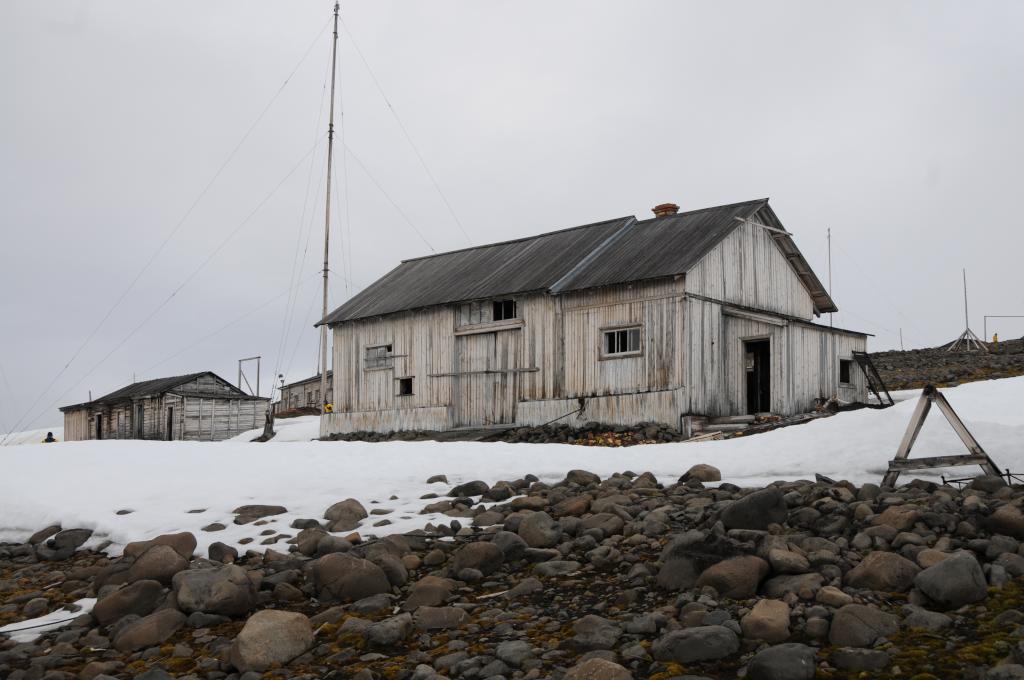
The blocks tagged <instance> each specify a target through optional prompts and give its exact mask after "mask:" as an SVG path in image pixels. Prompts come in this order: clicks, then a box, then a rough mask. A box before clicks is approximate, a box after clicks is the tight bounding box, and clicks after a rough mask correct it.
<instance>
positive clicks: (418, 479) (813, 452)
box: [0, 377, 1024, 553]
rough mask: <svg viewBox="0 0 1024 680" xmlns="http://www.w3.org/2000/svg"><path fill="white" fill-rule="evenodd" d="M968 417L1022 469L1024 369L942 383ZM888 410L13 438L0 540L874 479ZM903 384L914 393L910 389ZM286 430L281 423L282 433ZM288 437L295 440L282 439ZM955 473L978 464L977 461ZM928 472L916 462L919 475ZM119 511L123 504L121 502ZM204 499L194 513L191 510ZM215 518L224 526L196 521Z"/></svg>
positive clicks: (889, 446) (927, 447)
mask: <svg viewBox="0 0 1024 680" xmlns="http://www.w3.org/2000/svg"><path fill="white" fill-rule="evenodd" d="M944 392H945V394H946V395H947V397H948V398H949V400H950V402H951V403H952V404H953V407H954V408H955V409H956V410H957V411H958V412H959V413H960V415H961V417H962V418H963V419H964V420H965V421H966V422H967V425H968V427H969V428H970V430H971V431H972V432H973V433H974V435H975V436H976V437H977V438H978V440H979V441H980V442H981V444H982V445H983V446H984V447H985V449H986V450H987V451H988V452H989V454H990V455H991V456H992V457H993V458H994V459H995V461H996V463H998V464H999V465H1000V467H1002V468H1010V469H1012V470H1014V471H1021V470H1024V409H1022V408H1020V404H1021V403H1022V402H1024V377H1019V378H1008V379H1005V380H995V381H985V382H976V383H969V384H966V385H963V386H960V387H956V388H951V389H948V390H945V391H944ZM899 396H900V397H903V398H904V399H903V401H901V402H900V403H898V404H897V405H896V406H895V407H894V408H890V409H886V410H883V411H877V410H869V409H864V410H860V411H853V412H849V413H843V414H840V415H837V416H835V417H832V418H823V419H821V420H817V421H813V422H811V423H808V424H806V425H799V426H794V427H789V428H783V429H780V430H776V431H774V432H769V433H766V434H761V435H756V436H751V437H739V438H735V439H730V440H725V441H713V442H705V443H696V444H685V443H682V444H661V445H651V446H635V447H630V448H623V449H610V448H591V447H583V446H567V445H559V444H501V443H498V444H481V443H472V442H459V443H438V442H386V443H379V444H371V443H365V442H319V441H305V440H306V439H308V437H309V436H315V434H316V433H315V429H316V428H315V418H312V419H308V418H307V419H302V418H299V419H294V420H293V422H292V423H290V424H288V425H285V423H286V422H287V421H280V422H279V424H278V429H279V431H280V432H281V435H279V437H278V438H275V439H274V440H273V441H271V442H268V443H266V444H258V443H249V442H248V441H228V442H220V443H194V442H148V441H98V442H97V441H87V442H65V443H60V444H52V445H49V446H45V447H40V448H29V447H12V448H9V449H4V450H3V451H2V452H0V457H2V466H3V467H2V468H0V469H3V471H4V476H3V479H2V480H0V485H2V486H0V541H5V540H7V541H10V540H24V539H25V538H26V537H27V536H28V535H29V534H31V533H32V532H34V531H36V530H38V529H41V528H43V527H45V526H47V525H49V524H54V523H59V524H62V525H63V526H65V527H87V528H91V529H94V530H95V531H96V536H95V537H94V538H93V539H91V540H92V542H93V544H95V543H96V542H98V541H99V540H103V539H109V540H111V541H113V542H114V546H113V548H112V552H114V553H116V552H118V550H119V548H120V546H122V545H123V544H124V543H126V542H128V541H132V540H140V539H145V538H150V537H152V536H155V535H158V534H161V533H167V532H174V531H192V532H193V533H195V535H196V537H197V538H198V540H199V550H200V551H203V552H204V553H205V550H206V548H207V546H208V545H209V544H210V543H211V542H213V541H223V542H225V543H228V544H232V545H238V543H237V541H238V540H239V539H241V538H244V537H252V538H255V539H256V540H255V541H254V542H253V543H251V544H250V545H248V546H239V547H242V548H245V547H248V548H260V543H259V541H260V539H261V538H262V537H261V536H259V533H260V532H261V531H262V530H265V529H267V528H273V529H277V530H280V531H283V532H284V533H292V534H293V533H295V531H294V530H289V529H287V528H286V527H287V526H288V524H289V523H290V522H291V521H292V520H293V519H295V518H299V517H314V518H319V517H322V516H323V512H324V510H325V509H326V508H327V507H328V506H329V505H331V504H332V503H334V502H336V501H339V500H343V499H345V498H349V497H351V498H356V499H358V500H360V501H361V502H362V503H363V504H364V505H365V506H366V507H367V509H368V510H369V509H373V508H387V509H391V510H393V512H392V513H390V514H388V515H385V517H386V518H387V519H389V520H391V522H392V524H391V525H390V526H385V527H380V528H374V527H372V526H371V523H372V522H375V521H378V520H379V519H381V518H380V517H376V516H372V517H371V518H370V519H369V520H365V521H364V522H363V526H362V527H360V531H361V532H362V533H363V534H364V535H367V534H385V533H391V532H396V531H408V530H411V529H417V528H422V527H423V525H424V523H426V522H428V521H434V522H448V521H449V520H450V518H447V517H444V516H441V515H420V514H418V513H419V510H420V509H421V508H422V507H423V506H424V505H425V504H426V503H428V502H431V501H424V500H420V496H422V495H423V494H425V493H428V492H435V493H438V494H440V495H444V494H445V493H446V492H447V491H448V489H449V488H451V486H453V485H454V484H457V483H460V482H466V481H470V480H473V479H482V480H484V481H486V482H488V483H493V482H495V481H498V480H501V479H509V480H510V479H516V478H519V477H522V476H523V475H525V474H527V473H532V474H535V475H537V476H538V477H540V478H541V479H542V480H544V481H558V480H560V479H562V478H563V477H564V475H565V473H566V471H568V470H570V469H572V468H583V469H586V470H591V471H593V472H595V473H598V474H600V475H602V476H607V475H609V474H611V473H613V472H621V471H625V470H632V471H633V472H636V473H640V472H644V471H650V472H652V473H654V474H655V475H656V476H657V477H658V479H659V480H661V481H663V482H665V483H672V482H674V481H675V480H676V479H677V478H678V477H679V475H680V474H682V473H683V472H684V471H686V469H687V468H689V467H690V466H691V465H693V464H695V463H710V464H712V465H715V466H717V467H718V468H719V469H721V471H722V475H723V479H724V480H725V481H730V482H734V483H738V484H741V485H755V484H764V483H767V482H771V481H773V480H776V479H799V478H804V479H806V478H812V477H813V475H814V473H815V472H820V473H822V474H824V475H828V476H830V477H834V478H837V479H849V480H851V481H853V482H856V483H862V482H868V481H871V482H878V481H880V479H881V475H882V473H883V472H884V470H885V468H886V463H887V461H888V460H889V459H890V458H892V456H893V454H894V453H895V451H896V447H897V446H898V444H899V441H900V438H901V437H902V435H903V432H904V430H905V429H906V426H907V422H908V420H909V418H910V414H911V412H912V411H913V409H914V404H915V402H916V399H915V398H913V397H915V396H916V393H909V394H908V393H903V394H901V395H899ZM906 397H910V398H906ZM289 432H290V434H287V433H289ZM286 439H294V441H286ZM963 451H964V449H963V446H962V444H961V443H960V441H959V440H958V439H957V438H956V436H955V435H954V434H953V432H952V430H951V429H950V427H949V425H948V424H947V423H946V422H945V419H944V418H943V417H942V415H941V413H940V412H939V411H938V410H937V409H933V411H932V413H931V415H930V416H929V419H928V422H927V423H926V424H925V427H924V429H923V431H922V433H921V435H920V437H919V438H918V441H917V444H916V446H915V448H914V452H913V453H912V456H934V455H944V454H954V453H961V452H963ZM955 472H956V474H958V475H960V474H977V472H978V469H977V468H976V467H971V468H958V469H956V470H955ZM435 474H446V475H447V476H448V479H449V482H450V483H449V484H440V483H435V484H431V485H428V484H427V483H426V479H427V478H428V477H430V476H431V475H435ZM916 476H923V475H916ZM247 503H263V504H279V505H283V506H285V507H287V508H288V512H287V513H286V514H284V515H279V516H277V517H273V518H270V519H271V520H273V522H272V523H271V524H269V525H267V526H254V525H252V524H249V525H244V526H237V525H235V524H233V523H232V520H233V518H234V516H233V515H232V514H231V511H232V510H233V509H234V508H235V507H237V506H239V505H243V504H247ZM118 510H131V511H132V512H131V513H129V514H124V515H118V514H116V512H117V511H118ZM196 510H201V511H202V512H189V511H196ZM212 522H221V523H223V524H225V525H227V527H228V528H227V529H226V530H224V531H217V532H205V531H201V530H200V528H201V527H203V526H205V525H207V524H210V523H212ZM278 549H285V548H284V546H283V545H279V546H278Z"/></svg>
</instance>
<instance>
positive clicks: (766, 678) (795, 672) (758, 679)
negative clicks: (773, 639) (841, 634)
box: [747, 642, 817, 680]
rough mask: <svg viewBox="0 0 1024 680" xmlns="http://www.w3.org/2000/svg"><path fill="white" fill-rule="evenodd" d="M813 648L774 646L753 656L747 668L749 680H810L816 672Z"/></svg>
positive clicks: (787, 645)
mask: <svg viewBox="0 0 1024 680" xmlns="http://www.w3.org/2000/svg"><path fill="white" fill-rule="evenodd" d="M815 654H816V652H815V651H814V647H808V646H807V645H802V644H799V643H797V642H790V643H788V644H784V645H775V646H774V647H768V648H766V649H762V650H761V651H760V652H758V653H757V654H755V655H754V658H753V659H751V660H750V664H749V665H748V666H747V677H748V678H750V680H812V678H814V675H815V672H816V671H817V664H816V663H815Z"/></svg>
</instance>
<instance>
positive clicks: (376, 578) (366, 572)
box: [313, 553, 391, 601]
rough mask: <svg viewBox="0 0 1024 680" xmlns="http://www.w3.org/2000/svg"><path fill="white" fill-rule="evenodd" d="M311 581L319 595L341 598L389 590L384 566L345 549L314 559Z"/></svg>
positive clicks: (353, 598) (360, 596)
mask: <svg viewBox="0 0 1024 680" xmlns="http://www.w3.org/2000/svg"><path fill="white" fill-rule="evenodd" d="M313 585H314V587H315V588H316V591H317V593H318V594H319V596H320V598H321V599H329V600H340V601H349V600H361V599H363V598H364V597H369V596H370V595H376V594H378V593H389V592H391V583H390V582H389V581H388V577H387V575H386V574H385V573H384V570H382V569H381V568H380V567H378V566H377V565H376V564H374V563H373V562H370V561H369V560H364V559H361V558H359V557H356V556H354V555H350V554H348V553H332V554H330V555H325V556H324V557H321V558H320V559H318V560H316V561H315V562H313Z"/></svg>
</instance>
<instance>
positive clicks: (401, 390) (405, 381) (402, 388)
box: [398, 378, 412, 397]
mask: <svg viewBox="0 0 1024 680" xmlns="http://www.w3.org/2000/svg"><path fill="white" fill-rule="evenodd" d="M411 394H412V378H399V379H398V396H400V397H407V396H409V395H411Z"/></svg>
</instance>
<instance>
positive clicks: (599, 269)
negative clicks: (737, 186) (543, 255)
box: [557, 198, 768, 292]
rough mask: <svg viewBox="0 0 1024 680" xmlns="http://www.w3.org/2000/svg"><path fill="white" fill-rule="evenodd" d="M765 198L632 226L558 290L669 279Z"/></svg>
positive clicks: (681, 270)
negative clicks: (665, 277) (666, 277)
mask: <svg viewBox="0 0 1024 680" xmlns="http://www.w3.org/2000/svg"><path fill="white" fill-rule="evenodd" d="M767 203H768V199H767V198H762V199H759V200H756V201H747V202H745V203H734V204H732V205H722V206H717V207H714V208H705V209H703V210H692V211H690V212H685V213H679V214H678V215H672V216H671V217H655V218H652V219H649V220H644V221H643V222H637V223H636V224H634V225H633V226H632V227H630V228H629V229H627V230H626V231H625V233H623V234H622V235H621V236H620V237H619V238H618V239H616V240H615V242H614V243H612V244H611V245H610V246H609V247H608V248H607V249H606V250H605V251H604V252H602V253H601V254H599V255H598V256H597V257H596V258H594V260H593V261H591V262H590V263H589V264H588V265H587V266H586V267H585V268H584V269H583V270H582V271H580V272H579V273H578V274H576V275H575V276H573V277H572V279H571V280H570V281H566V282H564V283H563V284H561V285H560V286H559V289H558V291H557V292H562V291H568V290H582V289H584V288H594V287H596V286H607V285H611V284H614V283H628V282H630V281H642V280H644V279H656V278H661V277H663V276H674V275H676V274H682V273H684V272H686V271H687V270H688V269H690V267H692V266H693V265H695V264H696V263H697V261H698V260H700V258H702V257H704V255H705V253H707V252H708V251H709V250H711V249H712V248H714V247H715V246H716V245H717V244H718V242H719V241H721V240H722V239H723V238H725V237H726V236H728V235H729V234H730V233H732V230H733V229H735V228H736V227H737V226H738V223H737V222H736V218H737V217H740V218H743V219H748V218H749V217H750V216H751V215H753V214H754V213H756V212H757V211H758V210H759V209H761V207H763V206H764V205H766V204H767Z"/></svg>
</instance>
